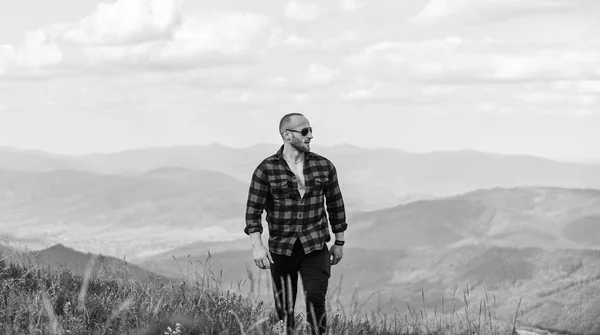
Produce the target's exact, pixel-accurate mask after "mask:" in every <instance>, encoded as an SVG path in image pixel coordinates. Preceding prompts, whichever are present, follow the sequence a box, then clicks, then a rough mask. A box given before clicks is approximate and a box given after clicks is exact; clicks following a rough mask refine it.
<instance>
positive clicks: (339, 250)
mask: <svg viewBox="0 0 600 335" xmlns="http://www.w3.org/2000/svg"><path fill="white" fill-rule="evenodd" d="M329 254H330V256H329V257H330V261H331V265H336V264H337V263H339V262H340V261H341V260H342V257H343V256H344V247H343V246H340V245H335V244H334V245H332V246H331V250H330V251H329Z"/></svg>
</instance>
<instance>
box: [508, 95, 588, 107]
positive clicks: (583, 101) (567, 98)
mask: <svg viewBox="0 0 600 335" xmlns="http://www.w3.org/2000/svg"><path fill="white" fill-rule="evenodd" d="M515 98H517V99H519V100H521V101H524V102H528V103H534V104H549V105H556V104H560V103H567V104H570V105H581V106H591V105H593V104H594V103H595V102H596V101H597V100H598V98H597V97H596V96H593V95H579V94H574V95H569V94H561V93H554V92H530V93H517V94H515Z"/></svg>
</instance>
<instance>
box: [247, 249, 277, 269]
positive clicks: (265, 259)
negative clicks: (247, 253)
mask: <svg viewBox="0 0 600 335" xmlns="http://www.w3.org/2000/svg"><path fill="white" fill-rule="evenodd" d="M252 255H253V257H254V264H256V266H258V267H259V268H261V269H268V268H270V267H271V264H273V259H272V258H271V254H270V253H269V250H267V248H265V246H264V245H257V246H255V247H254V248H253V250H252Z"/></svg>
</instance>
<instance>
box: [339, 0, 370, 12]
mask: <svg viewBox="0 0 600 335" xmlns="http://www.w3.org/2000/svg"><path fill="white" fill-rule="evenodd" d="M364 5H365V3H364V2H361V1H358V0H340V7H342V9H343V10H345V11H348V12H354V11H356V10H359V9H361V8H362V7H363V6H364Z"/></svg>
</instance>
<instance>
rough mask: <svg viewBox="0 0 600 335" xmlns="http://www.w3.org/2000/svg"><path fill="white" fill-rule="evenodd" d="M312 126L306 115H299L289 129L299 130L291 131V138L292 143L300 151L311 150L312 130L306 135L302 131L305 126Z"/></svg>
mask: <svg viewBox="0 0 600 335" xmlns="http://www.w3.org/2000/svg"><path fill="white" fill-rule="evenodd" d="M308 127H310V122H308V119H307V118H305V117H297V118H296V119H295V120H294V122H293V123H292V125H291V126H290V127H289V128H288V129H293V130H297V131H290V132H289V133H290V134H291V139H290V145H291V146H292V147H293V148H295V149H296V150H298V151H299V152H309V151H310V141H311V140H312V138H313V136H312V132H308V134H306V136H302V134H301V133H299V132H298V131H301V130H302V129H304V128H308Z"/></svg>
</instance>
